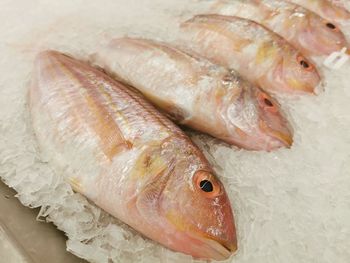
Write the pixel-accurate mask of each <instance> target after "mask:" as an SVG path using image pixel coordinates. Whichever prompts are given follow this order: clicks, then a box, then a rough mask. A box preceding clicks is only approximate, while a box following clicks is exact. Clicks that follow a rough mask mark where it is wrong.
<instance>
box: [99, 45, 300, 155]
mask: <svg viewBox="0 0 350 263" xmlns="http://www.w3.org/2000/svg"><path fill="white" fill-rule="evenodd" d="M94 61H95V63H97V64H98V65H99V66H101V67H103V68H104V69H106V70H107V71H108V72H110V73H112V74H113V75H114V76H116V77H117V78H118V79H121V80H122V81H124V82H126V83H128V84H130V85H132V86H134V87H135V88H137V89H138V90H139V91H141V92H142V93H143V94H144V95H145V96H146V97H147V98H148V99H149V100H150V101H151V102H153V104H155V105H156V106H157V107H158V108H160V109H162V110H163V111H164V112H166V113H167V114H168V115H170V116H171V117H172V118H173V119H174V120H175V121H177V122H178V123H180V124H182V125H186V126H188V127H191V128H193V129H196V130H199V131H202V132H206V133H208V134H210V135H212V136H214V137H217V138H220V139H222V140H224V141H226V142H228V143H230V144H234V145H237V146H239V147H242V148H246V149H250V150H266V151H271V150H274V149H277V148H280V147H290V146H291V144H292V142H293V139H292V132H291V131H290V129H289V125H288V123H287V121H286V119H285V118H284V117H283V115H282V113H281V111H280V109H279V105H278V103H277V102H276V101H275V100H274V99H272V98H271V97H270V96H269V95H268V94H267V93H265V92H264V91H262V90H261V89H260V88H258V87H257V86H255V85H252V84H251V83H249V82H247V81H246V80H244V79H242V78H241V77H240V75H239V74H237V72H235V71H233V70H227V69H226V68H224V67H221V66H218V65H216V64H213V63H211V62H209V61H208V60H206V59H203V58H201V57H198V56H195V55H193V54H189V53H187V52H184V51H182V50H179V49H177V48H174V47H171V46H169V45H167V44H164V43H160V42H155V41H151V40H145V39H132V38H121V39H115V40H113V41H112V42H111V43H110V44H109V45H108V46H107V47H105V48H103V49H101V50H100V51H99V52H97V54H96V55H95V56H94Z"/></svg>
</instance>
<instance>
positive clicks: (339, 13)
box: [288, 0, 350, 27]
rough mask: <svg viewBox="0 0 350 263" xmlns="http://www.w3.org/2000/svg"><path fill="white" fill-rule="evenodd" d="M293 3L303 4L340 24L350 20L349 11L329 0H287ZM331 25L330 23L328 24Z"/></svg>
mask: <svg viewBox="0 0 350 263" xmlns="http://www.w3.org/2000/svg"><path fill="white" fill-rule="evenodd" d="M288 1H290V2H292V3H294V4H297V5H300V6H303V7H305V8H307V9H309V10H311V11H312V12H315V13H316V14H318V15H319V16H321V17H323V18H324V19H326V20H327V21H329V22H331V23H334V24H335V25H338V26H340V24H341V23H343V22H346V21H348V20H350V12H349V11H347V10H346V9H345V8H342V7H340V6H338V5H335V4H332V2H331V1H329V0H288ZM329 26H330V27H332V24H329Z"/></svg>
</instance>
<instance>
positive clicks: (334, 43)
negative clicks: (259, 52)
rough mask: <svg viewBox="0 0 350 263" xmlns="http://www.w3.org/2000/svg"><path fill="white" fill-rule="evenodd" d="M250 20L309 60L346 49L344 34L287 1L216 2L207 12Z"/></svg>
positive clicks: (313, 14)
mask: <svg viewBox="0 0 350 263" xmlns="http://www.w3.org/2000/svg"><path fill="white" fill-rule="evenodd" d="M209 12H210V13H215V14H220V15H230V16H239V17H242V18H246V19H250V20H253V21H255V22H257V23H259V24H262V25H263V26H265V27H267V28H268V29H270V30H271V31H273V32H275V33H277V34H279V35H280V36H282V37H283V38H285V39H286V40H287V41H288V42H290V43H291V44H292V45H293V46H295V47H296V48H298V49H299V50H300V51H301V52H302V53H303V54H304V55H306V56H308V57H324V56H328V55H330V54H332V53H333V52H336V51H339V50H341V49H343V48H344V47H348V46H349V45H348V43H347V42H346V39H345V36H344V34H343V32H341V30H340V29H339V28H338V27H337V26H336V25H334V24H332V23H331V22H330V21H327V20H325V19H323V18H322V17H320V16H319V15H317V14H315V13H313V12H311V11H309V10H307V9H305V8H303V7H301V6H299V5H295V4H292V3H290V2H286V1H278V0H236V1H229V0H219V1H217V2H215V3H214V5H213V6H212V7H211V9H210V10H209Z"/></svg>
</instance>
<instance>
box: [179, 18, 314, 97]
mask: <svg viewBox="0 0 350 263" xmlns="http://www.w3.org/2000/svg"><path fill="white" fill-rule="evenodd" d="M181 33H182V34H181V35H180V36H179V39H178V42H179V43H180V44H181V45H184V46H186V47H188V48H189V49H190V50H194V51H196V52H198V53H200V54H201V55H203V56H204V57H206V58H208V59H210V60H211V61H213V62H215V63H218V64H220V65H223V66H225V67H228V68H232V69H235V70H236V71H238V72H239V73H240V74H241V75H242V76H243V77H245V78H246V79H248V80H249V81H251V82H253V83H255V84H257V85H259V86H260V87H261V88H262V89H264V90H265V91H267V92H269V93H274V94H283V93H284V94H307V93H314V92H315V90H316V88H317V87H318V85H319V84H320V81H321V77H320V75H319V73H318V70H317V68H316V66H315V65H314V64H313V63H312V62H311V61H310V60H309V59H307V58H306V57H305V56H304V55H303V54H302V53H301V52H300V51H299V50H297V49H296V48H294V47H293V46H292V45H290V44H289V43H288V42H287V41H286V40H284V39H283V38H282V37H280V36H279V35H277V34H275V33H273V32H272V31H270V30H268V29H267V28H265V27H264V26H262V25H260V24H258V23H256V22H254V21H252V20H248V19H244V18H240V17H234V16H223V15H197V16H195V17H193V18H192V19H190V20H188V21H185V22H184V23H182V24H181Z"/></svg>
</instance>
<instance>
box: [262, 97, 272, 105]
mask: <svg viewBox="0 0 350 263" xmlns="http://www.w3.org/2000/svg"><path fill="white" fill-rule="evenodd" d="M264 103H265V105H266V106H268V107H273V103H272V102H271V100H269V99H267V98H265V99H264Z"/></svg>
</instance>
